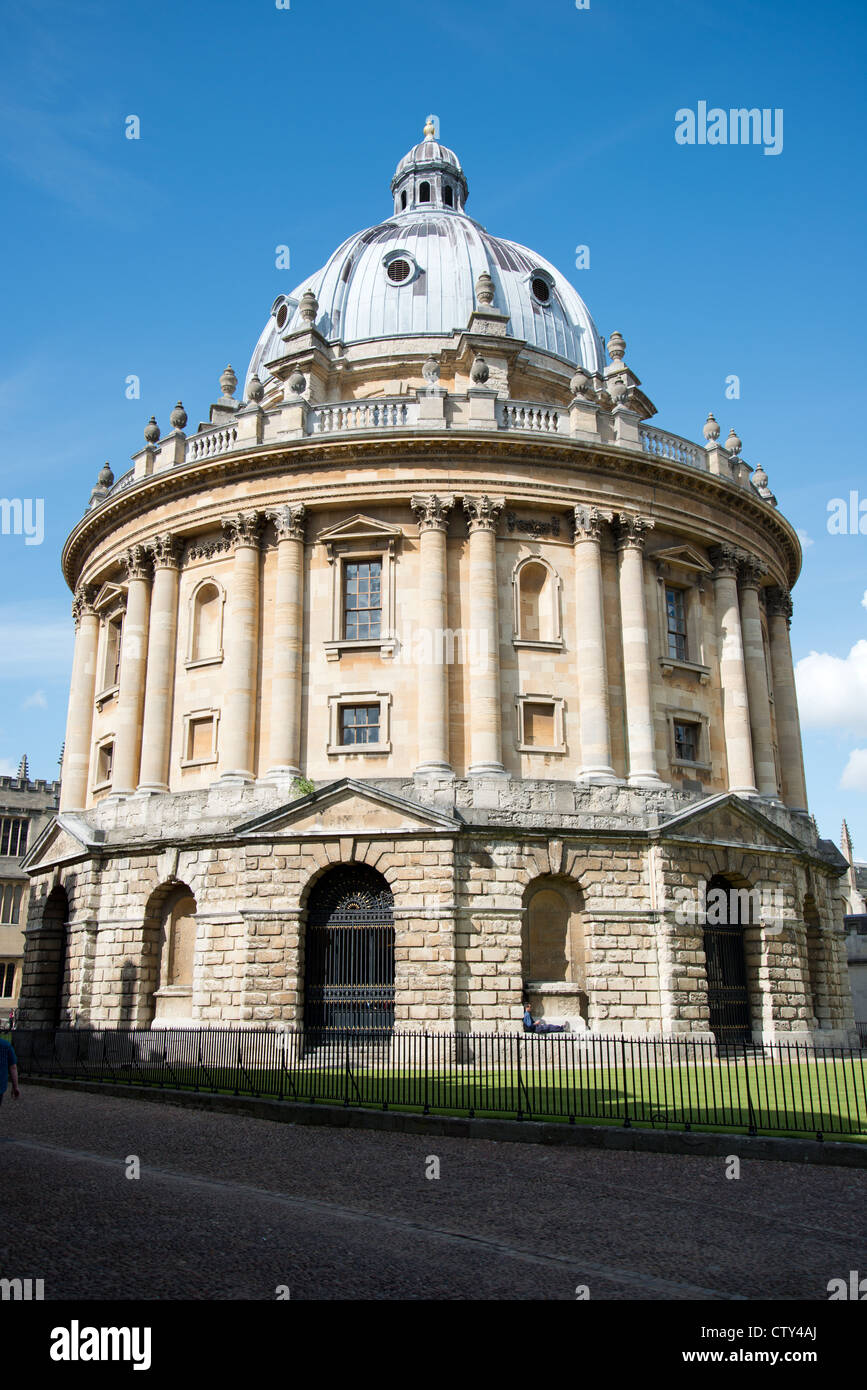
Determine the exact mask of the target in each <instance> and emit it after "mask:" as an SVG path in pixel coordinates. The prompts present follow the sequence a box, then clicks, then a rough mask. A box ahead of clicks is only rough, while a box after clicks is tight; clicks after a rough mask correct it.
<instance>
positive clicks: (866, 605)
mask: <svg viewBox="0 0 867 1390" xmlns="http://www.w3.org/2000/svg"><path fill="white" fill-rule="evenodd" d="M861 607H862V608H867V589H865V590H864V597H863V598H862V600H861Z"/></svg>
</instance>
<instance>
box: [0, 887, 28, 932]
mask: <svg viewBox="0 0 867 1390" xmlns="http://www.w3.org/2000/svg"><path fill="white" fill-rule="evenodd" d="M23 892H24V885H23V884H22V883H0V927H17V926H18V922H19V919H20V916H21V896H22V894H23Z"/></svg>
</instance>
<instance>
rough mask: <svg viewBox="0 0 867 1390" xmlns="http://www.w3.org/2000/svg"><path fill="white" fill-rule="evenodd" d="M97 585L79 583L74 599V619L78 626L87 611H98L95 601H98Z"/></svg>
mask: <svg viewBox="0 0 867 1390" xmlns="http://www.w3.org/2000/svg"><path fill="white" fill-rule="evenodd" d="M97 592H98V590H97V587H96V585H95V584H79V586H78V588H77V589H76V591H75V597H74V598H73V600H72V621H73V622H74V623H75V626H76V628H77V627H78V626H79V624H80V622H81V620H82V618H83V617H84V615H85V613H87V614H88V615H90V614H94V613H96V609H95V608H94V603H95V601H96V595H97Z"/></svg>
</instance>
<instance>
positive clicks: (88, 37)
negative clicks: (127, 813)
mask: <svg viewBox="0 0 867 1390" xmlns="http://www.w3.org/2000/svg"><path fill="white" fill-rule="evenodd" d="M3 27H4V40H5V42H4V56H5V72H4V80H3V85H2V94H0V172H2V186H3V205H4V217H3V219H2V221H0V265H2V267H3V272H2V274H3V280H2V301H0V303H2V317H3V329H4V331H3V333H2V335H0V336H2V341H0V406H2V410H0V495H2V496H5V497H23V498H37V497H41V498H44V500H45V539H44V542H43V544H42V545H38V546H36V545H34V546H26V545H25V544H24V539H23V537H21V536H12V535H4V536H0V577H2V589H0V596H2V598H0V662H2V666H0V693H2V711H0V770H3V771H5V770H9V769H10V768H14V767H15V766H17V763H18V759H19V758H20V756H21V753H22V752H24V751H25V750H26V751H27V753H28V754H29V757H30V766H31V773H32V775H37V776H49V777H50V776H54V775H56V766H57V756H58V753H59V749H60V745H61V743H62V740H63V736H64V725H65V717H66V687H67V681H68V675H69V665H70V661H71V644H72V625H71V622H70V620H69V616H68V615H69V594H68V592H67V590H66V587H65V584H64V582H63V580H62V578H61V575H60V570H59V552H60V548H61V546H62V543H63V540H64V538H65V536H66V535H67V533H68V531H69V530H70V529H71V527H72V526H73V525H74V523H75V522H76V520H77V519H78V517H79V516H80V515H81V513H82V511H83V508H84V506H85V504H86V502H87V498H88V496H89V493H90V489H91V487H92V486H93V483H94V481H95V479H96V474H97V472H98V470H99V468H100V466H101V465H102V463H103V462H104V460H106V459H109V460H110V461H111V463H112V466H113V468H114V470H115V473H116V474H117V475H119V474H120V473H122V472H124V471H125V470H126V468H127V467H128V466H129V456H130V454H132V453H133V452H134V451H136V450H137V449H138V448H139V447H140V446H141V443H142V433H141V432H142V428H143V426H144V424H145V422H146V420H147V418H148V417H149V416H150V415H151V414H155V415H156V417H157V419H158V421H159V422H160V423H161V424H162V425H163V426H164V427H165V426H167V424H168V415H169V411H170V410H171V407H172V406H173V405H174V403H175V401H176V400H177V399H178V398H179V397H181V398H182V399H183V401H184V404H185V405H186V407H187V410H188V411H189V415H190V421H191V427H192V426H194V425H195V423H196V422H197V421H198V420H200V419H203V418H206V417H207V410H208V405H209V404H210V402H211V401H212V400H215V399H216V398H217V395H219V389H218V386H217V379H218V377H219V375H220V372H221V371H222V369H223V367H224V366H225V365H226V363H227V361H231V362H232V363H233V365H234V366H235V368H236V370H237V371H238V374H239V376H241V377H242V379H243V372H244V369H245V368H246V365H247V362H248V360H249V356H250V354H251V352H252V349H253V346H254V344H255V342H256V339H257V337H258V335H259V332H260V330H261V328H262V326H263V324H264V322H265V319H266V316H267V314H268V311H269V308H270V305H271V303H272V301H273V299H274V297H275V295H276V294H278V293H280V292H281V291H286V290H289V289H291V288H292V287H293V286H294V285H295V284H297V283H298V282H299V281H300V280H301V279H302V278H303V277H304V276H305V275H306V274H308V273H310V272H312V271H314V270H315V269H316V268H317V267H318V266H319V265H321V264H322V262H323V261H324V260H325V258H326V257H327V255H328V254H329V253H330V251H331V250H332V249H333V248H334V246H336V245H337V244H338V242H339V241H341V240H342V239H343V238H344V237H345V236H347V235H348V234H349V233H351V232H352V231H354V230H356V229H357V228H360V227H362V226H367V225H369V224H371V223H373V222H376V221H378V220H381V218H382V217H383V216H384V215H387V214H388V212H389V211H390V208H391V204H390V195H389V187H388V186H389V181H390V178H391V174H392V172H393V169H394V165H395V164H396V162H397V160H398V159H399V158H400V156H401V155H402V154H403V153H404V152H405V150H406V149H407V148H408V147H409V146H410V145H411V144H412V143H414V141H415V140H416V139H418V138H419V137H420V135H421V128H422V125H423V123H424V119H425V116H426V115H427V113H428V112H429V111H433V112H435V113H437V115H438V116H439V118H440V121H441V131H442V138H443V139H444V140H445V142H446V143H447V144H450V145H452V146H453V147H454V148H455V149H456V150H457V151H458V153H459V155H460V157H461V159H462V161H463V164H464V167H465V169H466V171H467V175H468V179H469V184H470V201H469V205H468V211H469V212H470V214H471V215H472V216H474V217H476V218H477V219H478V220H479V221H481V222H483V223H484V224H485V225H486V226H488V227H489V228H490V229H491V230H492V231H494V232H497V233H499V234H502V235H504V236H507V237H510V238H513V239H514V240H516V241H520V242H523V243H525V244H528V245H530V246H532V247H534V248H536V249H538V250H539V251H540V252H541V253H542V254H543V255H544V256H546V257H547V258H549V259H550V260H552V261H553V262H554V263H555V264H556V265H558V266H559V267H560V268H561V269H562V270H563V271H564V272H565V273H566V274H567V275H571V278H572V279H573V282H574V283H575V284H576V286H577V288H578V290H579V292H580V293H581V294H582V296H583V297H584V298H585V299H586V301H587V303H588V305H589V307H590V310H591V312H592V313H593V315H594V317H595V319H596V322H597V324H598V325H599V327H600V329H601V331H602V332H603V333H604V334H605V335H606V336H607V335H608V334H609V333H610V332H611V331H612V330H613V329H615V328H616V329H619V330H620V331H621V332H622V333H623V335H624V337H625V338H626V342H627V346H628V351H627V361H628V362H629V364H630V366H631V367H632V368H633V370H635V371H636V372H637V373H638V375H639V376H640V377H641V379H642V382H643V384H644V386H645V389H646V390H647V392H648V394H649V395H650V396H651V398H652V399H653V401H654V402H655V404H656V406H657V408H658V411H659V414H658V417H657V421H656V423H658V424H659V425H660V426H661V427H663V428H668V429H670V430H673V431H674V432H676V433H679V434H684V435H686V436H688V437H689V438H693V439H700V438H701V426H702V423H703V421H704V419H705V416H706V414H707V412H708V410H713V411H714V413H715V414H716V416H717V418H718V420H719V421H720V424H721V426H722V428H723V435H725V434H726V433H727V432H728V428H729V426H730V425H734V426H735V428H736V429H737V431H738V433H739V434H740V435H741V437H742V439H743V440H744V457H745V458H747V460H748V461H749V462H751V463H753V464H756V463H759V462H760V463H762V465H763V466H764V467H765V468H766V469H767V471H768V473H769V475H770V481H771V485H772V487H773V489H774V491H775V492H776V494H777V497H778V498H779V501H780V505H781V508H782V510H783V511H784V512H785V513H786V515H787V516H788V517H789V518H790V519H791V521H792V522H793V524H794V525H795V526H796V527H798V528H800V529H802V530H803V531H804V532H805V533H806V535H807V537H808V538H809V542H810V543H808V544H807V546H806V550H805V561H804V571H803V574H802V577H801V579H800V581H799V583H798V585H797V588H796V590H795V621H794V623H793V628H792V639H793V647H794V651H795V656H796V658H797V659H802V658H809V660H807V661H806V663H805V664H804V665H803V666H802V668H801V670H800V672H799V677H800V688H801V696H802V717H803V722H804V726H805V747H806V757H807V775H808V785H809V789H810V794H811V805H812V807H813V810H814V811H815V813H816V816H817V818H818V821H819V825H820V828H821V830H822V833H824V834H826V835H830V836H833V837H834V838H836V837H837V835H838V832H839V826H840V820H841V817H842V816H843V815H846V817H847V819H848V820H849V824H850V827H851V829H852V832H853V836H854V838H855V844H856V850H857V851H858V853H859V856H860V857H864V858H867V607H865V606H864V603H863V602H862V600H863V599H864V598H865V590H867V536H861V535H845V536H832V535H829V534H828V532H827V529H826V519H827V506H828V502H829V501H830V500H831V499H832V498H834V497H848V494H849V492H850V490H855V491H857V492H858V494H859V498H867V481H865V469H864V445H863V443H862V439H861V430H860V409H861V408H863V382H864V379H865V366H867V363H865V336H864V332H863V324H864V322H865V313H864V309H865V304H864V300H865V276H864V273H863V267H862V257H863V227H864V222H865V187H864V175H863V166H864V160H863V150H864V148H865V113H867V104H865V101H864V98H863V88H864V82H863V66H864V60H865V34H867V11H865V8H864V7H863V5H862V4H860V3H857V0H853V2H852V3H834V0H830V3H826V4H824V5H822V6H818V5H816V4H814V3H805V2H804V0H788V3H785V4H783V3H782V0H780V3H775V4H769V3H761V4H758V5H757V4H756V3H755V0H752V2H751V3H747V0H726V2H725V3H721V2H720V0H714V3H710V0H667V3H666V4H664V5H656V4H648V3H647V0H590V7H589V9H584V10H579V9H577V7H576V6H575V4H574V0H542V3H537V4H535V5H527V4H524V3H517V0H501V2H500V3H497V4H493V3H490V0H476V3H475V4H473V5H471V6H468V5H466V4H465V3H462V2H459V0H439V3H435V4H428V3H424V4H422V3H418V2H417V0H412V2H411V3H406V0H404V3H401V4H400V5H395V4H388V3H381V2H379V0H372V2H371V0H368V2H367V3H364V4H361V5H359V4H349V3H347V0H291V8H290V9H288V10H284V9H278V8H277V6H276V4H275V3H274V0H243V3H242V0H238V3H229V2H228V0H209V3H205V0H198V2H197V3H188V4H185V5H177V4H173V5H169V4H165V3H161V0H149V2H148V3H147V4H143V3H140V4H124V5H119V4H117V3H116V0H114V3H109V2H108V0H80V2H79V3H76V4H74V5H69V4H68V3H64V2H63V0H28V3H27V4H26V5H22V6H14V5H11V4H7V5H6V6H5V9H4V14H3ZM699 101H706V102H707V103H708V105H709V106H711V107H713V106H719V107H723V108H726V109H728V108H729V107H737V106H749V107H753V106H756V107H759V108H774V109H775V108H782V110H783V112H784V125H783V130H784V143H783V150H782V153H780V154H779V155H777V156H768V155H764V154H763V151H762V149H761V148H760V147H742V146H707V145H705V146H698V145H697V146H693V147H688V146H686V147H685V146H681V145H678V144H677V143H676V142H675V139H674V130H675V112H676V111H677V110H678V109H679V108H682V107H691V108H693V109H694V108H695V107H696V106H697V104H698V102H699ZM130 115H137V116H138V117H139V119H140V121H141V138H140V139H139V140H135V141H133V140H128V139H126V138H125V135H124V129H125V121H126V118H127V117H128V116H130ZM284 243H285V244H288V245H289V247H290V251H291V269H290V270H288V271H286V270H283V271H281V270H277V269H276V268H275V263H274V262H275V256H274V248H275V247H276V246H277V245H279V244H284ZM579 244H586V245H588V246H589V247H590V267H589V269H586V270H577V269H575V268H574V265H575V248H576V246H578V245H579ZM131 374H134V375H136V376H138V377H139V378H140V380H141V398H140V399H139V400H129V399H127V398H126V396H125V381H126V378H127V377H128V376H129V375H131ZM731 374H736V375H737V376H738V377H739V379H740V391H741V394H740V399H738V400H727V399H726V397H725V386H726V378H727V377H728V376H730V375H731ZM865 510H867V508H865ZM859 644H860V645H859ZM811 653H815V654H816V655H815V656H812V657H811V656H810V654H811ZM841 780H843V781H845V782H846V783H847V785H846V786H843V787H841Z"/></svg>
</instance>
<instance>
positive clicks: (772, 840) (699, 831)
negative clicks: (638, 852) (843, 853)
mask: <svg viewBox="0 0 867 1390" xmlns="http://www.w3.org/2000/svg"><path fill="white" fill-rule="evenodd" d="M650 834H651V837H652V838H658V839H662V840H684V841H689V842H693V841H695V842H700V843H703V844H720V845H737V846H738V847H742V848H744V849H746V848H751V849H756V850H763V849H777V850H779V849H785V850H796V851H798V852H799V853H801V854H804V853H808V854H809V853H811V852H814V851H811V849H810V847H809V846H808V845H805V844H804V843H803V841H801V840H798V839H796V838H795V836H794V835H790V834H789V832H788V831H787V830H784V829H783V828H782V827H781V826H779V825H777V824H776V823H775V822H774V821H773V820H771V819H770V817H768V816H766V815H763V814H762V811H761V810H760V809H759V807H758V806H757V805H756V804H755V803H754V802H752V801H747V800H745V799H744V798H742V797H739V796H732V795H731V794H730V793H727V792H726V793H722V794H721V795H719V796H715V797H711V798H710V799H709V800H707V801H702V802H700V803H699V804H698V805H697V806H690V807H687V809H686V810H685V811H679V812H678V814H677V815H675V816H671V817H670V818H669V819H668V820H666V821H663V822H662V824H661V825H659V826H657V828H656V829H655V830H652V831H651V832H650Z"/></svg>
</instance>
